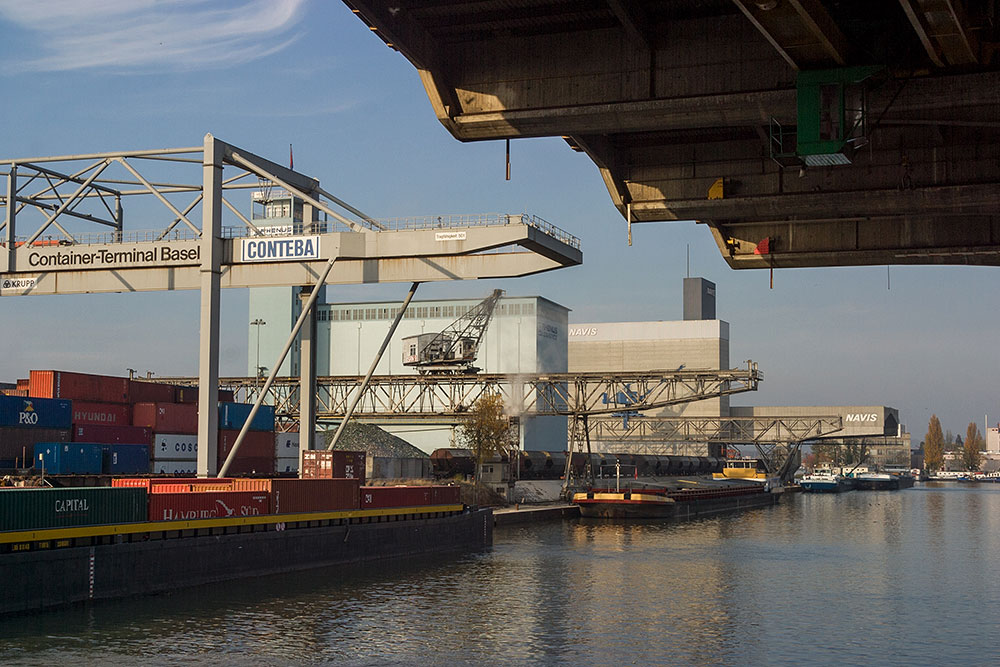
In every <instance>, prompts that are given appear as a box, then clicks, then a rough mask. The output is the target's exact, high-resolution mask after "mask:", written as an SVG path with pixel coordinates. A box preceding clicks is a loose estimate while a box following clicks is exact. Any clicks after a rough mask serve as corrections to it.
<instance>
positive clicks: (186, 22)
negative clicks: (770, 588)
mask: <svg viewBox="0 0 1000 667" xmlns="http://www.w3.org/2000/svg"><path fill="white" fill-rule="evenodd" d="M0 35H2V37H3V39H0V56H2V59H3V62H4V63H5V68H4V69H3V71H2V73H0V82H2V86H3V89H4V93H5V94H4V103H3V105H2V106H0V123H2V127H3V132H2V135H0V136H2V137H3V142H2V144H0V157H5V158H12V157H29V156H44V155H65V154H77V153H89V152H101V151H112V150H132V149H146V148H158V147H179V146H196V145H200V144H201V141H202V137H203V136H204V134H205V133H206V132H211V133H213V134H214V135H215V136H217V137H219V138H221V139H223V140H225V141H227V142H229V143H231V144H235V145H237V146H240V147H243V148H246V149H247V150H250V151H252V152H254V153H256V154H258V155H261V156H264V157H267V158H269V159H272V160H274V161H276V162H282V163H284V162H285V161H286V160H287V156H288V145H289V144H293V145H294V151H295V168H296V169H297V170H298V171H302V172H304V173H307V174H309V175H311V176H314V177H317V178H319V179H320V181H321V183H322V184H323V186H324V188H325V189H327V190H328V191H330V192H332V193H334V194H336V195H337V196H339V197H341V198H342V199H344V200H346V201H348V202H350V203H351V204H353V205H355V206H357V207H358V208H360V209H361V210H363V211H365V212H366V213H368V214H370V215H372V216H374V217H379V218H386V217H394V216H408V215H424V214H428V215H429V214H446V213H478V212H522V211H523V212H528V213H532V214H535V215H538V216H541V217H543V218H545V219H546V220H548V221H550V222H552V223H553V224H555V225H557V226H559V227H562V228H563V229H565V230H567V231H569V232H570V233H572V234H575V235H576V236H578V237H580V239H581V240H582V244H583V251H584V264H583V266H580V267H575V268H572V269H566V270H563V271H557V272H553V273H549V274H544V275H541V276H535V277H530V278H522V279H514V280H507V281H502V282H498V284H497V285H493V284H481V283H472V282H470V283H455V284H432V285H425V286H423V287H422V288H421V291H420V293H419V294H420V297H421V298H437V297H460V296H461V297H465V296H481V295H485V294H486V293H487V292H488V291H489V290H490V289H492V288H493V287H494V286H500V287H503V288H504V289H506V290H508V293H510V294H512V295H517V294H521V295H527V294H539V295H542V296H545V297H547V298H550V299H552V300H554V301H556V302H558V303H561V304H563V305H565V306H567V307H569V308H571V309H572V313H571V316H570V317H571V321H572V322H596V321H622V320H657V319H664V320H670V319H679V318H680V317H681V280H682V278H683V277H684V276H685V274H686V252H687V249H688V248H690V257H691V275H695V276H704V277H705V278H708V279H709V280H712V281H714V282H715V283H716V284H717V285H718V314H719V317H720V318H722V319H725V320H727V321H729V322H730V323H731V333H732V341H731V360H732V362H733V365H737V364H738V363H739V362H742V361H743V360H745V359H753V360H755V361H757V362H759V363H760V366H761V368H762V369H763V371H764V373H765V381H764V382H763V383H762V388H761V390H760V391H759V392H758V393H757V394H755V395H744V396H740V397H738V398H737V399H736V400H734V403H736V404H741V405H748V404H761V405H830V404H843V405H848V404H855V405H857V404H885V405H890V406H893V407H897V408H899V409H900V413H901V418H902V421H903V422H904V423H905V424H906V425H907V426H908V427H909V429H910V430H911V431H912V432H913V433H914V440H915V442H919V441H920V440H921V439H922V438H923V436H924V434H925V432H926V430H927V421H928V419H929V418H930V415H931V413H937V415H938V416H939V417H940V418H941V420H942V425H943V427H944V428H945V429H950V430H951V431H953V432H955V433H962V434H964V432H965V428H966V426H967V425H968V423H969V422H970V421H976V422H977V423H978V424H979V425H980V428H982V423H983V418H984V415H986V414H989V415H990V419H991V423H994V424H995V423H996V422H997V421H998V420H1000V405H998V401H997V400H996V393H995V392H994V391H993V389H992V386H993V382H994V378H996V377H998V376H1000V372H998V371H1000V363H998V352H997V344H996V342H995V341H996V335H995V333H994V332H995V331H996V330H997V328H998V325H1000V322H998V320H1000V315H998V312H997V311H998V308H997V296H996V295H997V293H998V287H1000V273H998V271H997V270H996V269H991V268H966V267H893V268H892V269H891V289H887V280H886V268H885V267H859V268H838V269H803V270H785V271H778V272H777V273H776V274H775V279H774V282H775V285H774V289H773V290H772V289H769V288H768V275H767V272H766V271H751V272H748V271H741V272H736V271H733V270H731V269H729V268H728V266H727V265H726V264H725V262H724V261H723V260H722V257H721V256H720V254H719V252H718V250H717V249H716V247H715V244H714V243H713V241H712V238H711V235H710V234H709V231H708V229H707V228H705V227H704V226H702V225H697V224H695V223H692V222H681V223H657V224H648V225H641V226H637V227H635V228H634V235H633V245H632V247H628V246H627V243H626V233H625V223H624V221H623V220H622V218H621V216H620V215H619V214H618V212H617V211H616V210H615V209H614V208H613V207H612V205H611V200H610V198H609V197H608V194H607V190H606V189H605V187H604V184H603V182H602V181H601V178H600V176H599V174H598V172H597V169H596V167H594V165H593V164H592V163H591V162H590V160H589V159H587V158H586V157H585V156H584V155H582V154H579V153H574V152H573V151H571V150H570V149H569V148H568V147H567V146H566V144H565V143H564V142H563V141H562V140H560V139H555V138H552V139H525V140H517V141H514V142H512V147H511V157H512V180H511V181H509V182H508V181H505V180H504V146H503V143H502V142H484V143H471V144H462V143H460V142H458V141H456V140H455V139H453V138H452V137H451V135H450V134H448V132H447V131H445V129H444V128H443V127H442V126H441V125H440V124H439V123H438V121H437V120H436V119H435V117H434V115H433V113H432V111H431V108H430V104H429V103H428V101H427V97H426V95H425V93H424V91H423V88H422V86H421V85H420V81H419V78H418V76H417V73H416V71H415V70H414V68H413V67H412V66H411V65H410V64H409V62H407V61H406V60H405V59H404V58H403V57H402V56H401V55H399V54H398V53H396V52H394V51H392V50H391V49H389V48H387V47H386V46H385V45H384V44H383V43H382V42H381V41H380V40H379V39H378V38H377V37H375V36H374V35H373V34H371V33H370V32H369V30H368V29H367V28H366V27H365V26H364V24H363V23H362V22H361V21H360V20H358V19H357V18H356V17H355V16H354V15H353V14H352V13H351V12H350V11H349V10H348V9H347V8H346V6H344V5H343V4H342V3H339V2H318V1H315V2H308V1H304V0H257V1H250V2H239V3H236V2H217V1H211V2H209V1H207V0H173V1H157V2H153V1H152V0H145V1H130V2H125V1H124V0H93V1H89V2H79V1H77V0H35V1H34V2H31V3H27V2H23V1H19V0H0ZM405 291H406V286H405V285H385V286H369V287H357V288H353V287H352V288H337V289H331V290H330V291H329V295H330V299H331V300H341V299H343V300H359V299H371V300H376V299H384V298H389V297H393V296H399V297H400V298H402V296H403V294H404V293H405ZM223 299H224V307H223V332H224V333H223V340H222V357H223V361H222V368H221V371H222V373H223V374H239V373H241V371H242V369H243V368H245V363H246V362H245V359H246V346H247V338H248V336H247V323H246V322H247V321H246V317H247V297H246V293H245V291H240V290H230V291H226V292H224V296H223ZM0 307H2V315H0V336H2V338H3V340H4V342H5V352H6V354H4V355H3V357H2V358H0V380H3V381H13V380H14V379H15V378H18V377H25V376H26V375H27V371H28V370H29V369H32V368H35V369H43V368H56V369H65V370H79V371H84V372H101V373H109V374H125V373H126V370H125V369H127V368H134V369H137V370H139V371H140V372H145V371H153V372H154V373H156V374H158V375H194V374H196V372H197V364H198V358H197V352H198V350H197V335H198V296H197V294H196V293H194V292H191V293H183V292H180V293H155V294H139V295H136V294H130V295H91V296H77V297H36V298H5V299H3V300H2V301H0Z"/></svg>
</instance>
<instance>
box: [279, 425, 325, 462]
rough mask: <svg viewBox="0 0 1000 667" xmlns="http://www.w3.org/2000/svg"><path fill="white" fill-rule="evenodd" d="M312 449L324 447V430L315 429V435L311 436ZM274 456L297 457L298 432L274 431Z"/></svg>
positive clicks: (283, 457) (282, 457) (280, 457)
mask: <svg viewBox="0 0 1000 667" xmlns="http://www.w3.org/2000/svg"><path fill="white" fill-rule="evenodd" d="M313 449H326V431H316V435H315V436H314V437H313ZM274 458H276V459H292V458H296V459H297V458H299V434H298V433H275V434H274Z"/></svg>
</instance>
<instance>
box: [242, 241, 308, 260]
mask: <svg viewBox="0 0 1000 667" xmlns="http://www.w3.org/2000/svg"><path fill="white" fill-rule="evenodd" d="M241 245H242V261H244V262H294V261H299V260H304V259H319V258H320V257H319V236H280V237H268V238H252V239H241Z"/></svg>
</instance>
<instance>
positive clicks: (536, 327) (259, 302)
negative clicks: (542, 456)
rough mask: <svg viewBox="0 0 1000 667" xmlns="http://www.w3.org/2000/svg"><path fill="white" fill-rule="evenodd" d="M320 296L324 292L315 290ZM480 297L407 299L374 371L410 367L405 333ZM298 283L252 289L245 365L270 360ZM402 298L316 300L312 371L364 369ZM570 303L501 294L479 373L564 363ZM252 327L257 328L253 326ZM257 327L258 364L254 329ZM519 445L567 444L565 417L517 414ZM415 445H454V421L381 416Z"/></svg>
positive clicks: (292, 359) (287, 325)
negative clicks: (390, 419) (392, 420)
mask: <svg viewBox="0 0 1000 667" xmlns="http://www.w3.org/2000/svg"><path fill="white" fill-rule="evenodd" d="M321 297H322V295H321ZM481 301H482V300H481V299H441V300H434V301H418V300H414V301H412V302H411V303H410V305H409V307H408V308H407V311H406V313H404V315H403V319H402V320H401V321H400V323H399V326H398V328H397V329H396V332H395V334H394V335H393V337H392V339H391V340H390V342H389V346H388V348H387V349H386V352H385V354H384V355H383V356H382V359H381V360H380V362H379V364H378V366H377V367H376V370H375V373H376V374H377V375H395V376H400V375H416V374H417V370H416V369H415V368H413V367H410V366H405V365H403V356H404V355H403V353H404V349H403V345H402V341H403V339H405V338H409V337H411V336H416V335H419V334H424V333H436V332H440V331H441V330H442V329H445V328H446V327H448V326H449V325H450V324H452V323H453V322H454V321H455V320H456V319H458V318H459V317H461V316H462V315H463V314H465V313H466V312H467V311H468V310H470V309H471V308H474V307H475V306H477V305H478V304H479V303H480V302H481ZM299 302H300V299H299V297H298V294H297V291H296V290H293V289H287V288H266V289H256V290H251V291H250V321H251V323H252V322H254V321H263V322H266V324H264V325H255V326H251V327H250V331H249V338H248V349H249V354H248V361H247V369H248V371H249V374H250V375H254V374H255V368H256V367H257V366H258V365H260V364H263V365H265V366H266V365H267V364H270V363H272V362H273V360H274V359H275V358H276V357H277V356H278V353H279V352H280V351H281V348H282V346H283V345H284V343H285V341H286V340H287V338H288V334H289V332H290V331H291V329H292V326H293V325H294V322H295V319H296V318H297V317H298V315H299V313H300V312H301V303H299ZM401 305H402V303H401V302H399V301H374V302H356V303H321V304H319V305H317V306H316V309H317V310H316V339H315V340H316V344H315V347H316V374H317V375H320V376H324V375H346V376H359V375H364V374H365V373H366V372H367V371H368V368H369V366H370V365H371V363H372V361H374V359H375V355H376V353H377V352H378V349H379V347H380V346H381V344H382V341H383V340H384V339H385V335H386V333H387V332H388V331H389V327H390V326H391V324H392V321H393V319H394V318H395V316H396V312H397V310H398V309H399V307H400V306H401ZM568 319H569V309H568V308H566V307H564V306H561V305H559V304H557V303H555V302H553V301H550V300H548V299H545V298H543V297H540V296H523V297H507V296H505V297H502V298H501V299H500V301H499V302H498V304H497V307H496V310H495V312H494V314H493V319H492V320H491V322H490V324H489V327H488V328H487V329H486V332H485V334H484V336H483V339H482V341H481V343H480V347H479V352H478V356H477V359H476V365H477V366H478V367H479V368H481V369H482V372H483V373H504V374H518V373H525V374H537V373H565V372H566V371H567V363H568V362H567V333H568V329H569V327H568ZM256 329H262V330H263V331H261V332H259V333H258V332H257V331H255V330H256ZM258 335H260V350H261V351H260V360H261V361H260V364H257V361H256V359H257V354H256V350H257V347H256V346H257V336H258ZM298 365H299V361H298V355H297V354H295V350H294V349H293V354H290V355H289V358H288V359H286V360H285V362H284V364H283V365H282V367H281V369H280V371H279V375H293V376H294V375H297V374H298V372H299V368H298ZM519 422H520V432H521V446H522V448H523V449H535V450H540V449H544V450H549V449H551V450H558V451H562V450H564V449H566V429H567V426H566V417H562V416H540V417H531V416H522V417H521V418H520V420H519ZM380 426H382V428H384V429H385V430H387V431H389V432H390V433H393V434H394V435H398V436H399V437H401V438H403V439H404V440H407V441H408V442H410V443H412V444H413V445H415V446H417V447H419V448H420V449H422V450H424V451H426V452H431V451H433V450H434V449H437V448H440V447H451V446H454V443H455V436H456V429H455V427H454V425H451V424H440V423H435V424H428V423H427V422H413V423H407V424H399V423H398V422H397V423H395V424H384V423H383V424H380Z"/></svg>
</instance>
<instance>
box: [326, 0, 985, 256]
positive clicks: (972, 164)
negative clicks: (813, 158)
mask: <svg viewBox="0 0 1000 667" xmlns="http://www.w3.org/2000/svg"><path fill="white" fill-rule="evenodd" d="M345 2H346V4H348V6H350V7H351V8H352V9H353V10H354V11H355V12H356V14H357V15H358V16H359V18H361V19H362V21H364V22H365V23H366V24H367V25H368V26H369V27H370V28H371V29H372V30H373V32H374V33H375V34H376V35H378V36H379V37H381V38H382V39H383V40H384V41H385V42H386V43H387V44H388V45H389V46H390V47H391V48H394V49H397V50H398V51H399V52H400V53H402V54H403V55H404V56H405V57H406V58H407V59H409V61H410V62H411V63H412V64H413V65H414V66H415V67H416V68H417V70H418V71H419V74H420V77H421V79H422V81H423V83H424V86H425V88H426V90H427V94H428V96H429V98H430V102H431V105H432V107H433V108H434V111H435V113H436V114H437V116H438V118H439V119H440V121H441V123H442V124H444V126H445V127H446V128H447V129H448V130H449V131H450V132H451V133H452V134H453V135H454V136H455V137H456V138H457V139H459V140H461V141H479V140H497V139H517V138H524V137H540V136H562V137H565V139H566V141H567V142H568V143H569V145H570V146H571V147H573V148H574V149H576V150H580V151H584V152H586V154H587V155H588V156H589V157H590V158H591V159H592V160H593V161H594V163H595V164H596V165H597V167H598V168H599V169H600V172H601V175H602V176H603V179H604V181H605V183H606V185H607V188H608V191H609V193H610V195H611V198H612V200H613V202H614V204H615V205H616V206H617V208H618V210H619V211H620V212H621V214H622V216H623V217H628V218H630V219H631V221H632V222H636V223H638V222H657V221H670V220H697V221H698V222H701V223H703V224H705V225H707V226H708V227H709V228H710V229H711V231H712V234H713V236H714V238H715V241H716V243H717V244H718V247H719V249H720V251H721V252H722V254H723V255H724V257H725V258H726V260H727V261H728V262H729V264H730V266H732V267H733V268H766V267H771V266H774V267H778V268H781V267H802V266H832V265H859V264H981V265H1000V211H998V203H1000V141H998V139H1000V112H998V109H1000V54H998V50H1000V49H998V34H1000V18H998V17H1000V3H996V2H971V1H967V0H934V1H931V0H881V1H879V2H844V1H833V0H829V1H827V0H671V1H669V2H667V1H664V0H637V1H635V2H623V1H622V0H582V1H576V2H565V1H560V0H503V1H501V0H485V1H481V2H460V1H459V0H435V1H434V2H424V1H423V0H345ZM852 66H877V67H881V68H882V69H881V71H879V72H878V73H877V74H875V75H873V76H872V77H871V78H869V79H868V80H867V81H866V82H865V88H866V96H867V109H868V112H867V123H868V131H867V133H866V141H865V143H864V145H863V146H861V147H860V148H859V149H858V150H857V151H856V152H855V153H854V155H853V157H852V158H851V159H852V163H851V164H845V165H838V166H820V167H817V166H806V165H805V163H804V162H803V161H802V160H800V159H797V157H796V156H794V155H793V156H791V157H788V158H781V159H778V160H777V161H776V160H775V159H773V157H774V153H775V151H774V150H773V148H772V147H773V146H774V133H773V129H774V128H775V127H777V126H778V125H780V126H781V127H782V128H783V129H784V130H795V129H796V126H797V118H798V115H797V106H796V104H797V101H796V100H797V97H796V80H797V75H798V73H799V72H809V71H816V70H826V69H830V68H844V67H852ZM780 152H781V151H779V153H780ZM764 239H768V244H767V245H768V252H766V253H763V254H758V253H757V252H755V251H756V250H758V246H759V244H760V243H761V241H763V240H764Z"/></svg>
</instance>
